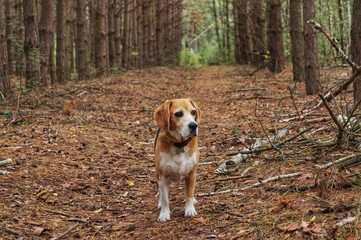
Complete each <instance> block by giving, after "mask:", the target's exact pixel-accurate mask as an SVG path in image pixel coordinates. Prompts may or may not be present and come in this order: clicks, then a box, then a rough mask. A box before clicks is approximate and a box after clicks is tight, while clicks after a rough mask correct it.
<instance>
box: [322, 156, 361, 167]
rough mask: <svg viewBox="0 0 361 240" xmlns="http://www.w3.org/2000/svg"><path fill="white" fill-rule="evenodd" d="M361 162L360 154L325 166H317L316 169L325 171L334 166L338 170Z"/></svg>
mask: <svg viewBox="0 0 361 240" xmlns="http://www.w3.org/2000/svg"><path fill="white" fill-rule="evenodd" d="M360 161H361V154H352V155H349V156H346V157H342V158H340V159H338V160H336V161H333V162H329V163H327V164H325V165H321V166H320V165H318V166H316V168H317V169H327V168H329V167H331V166H333V165H336V167H338V168H345V167H348V166H350V165H353V164H355V163H358V162H360Z"/></svg>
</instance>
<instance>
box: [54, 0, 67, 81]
mask: <svg viewBox="0 0 361 240" xmlns="http://www.w3.org/2000/svg"><path fill="white" fill-rule="evenodd" d="M67 2H68V1H63V0H58V5H57V21H56V29H57V33H56V44H57V45H56V74H57V76H56V79H57V82H59V83H64V82H66V81H69V80H70V72H71V69H70V66H69V64H68V63H67V48H66V40H67V39H68V37H69V36H68V32H67V27H66V26H67V25H66V8H67V5H66V3H67Z"/></svg>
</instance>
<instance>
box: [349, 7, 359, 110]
mask: <svg viewBox="0 0 361 240" xmlns="http://www.w3.org/2000/svg"><path fill="white" fill-rule="evenodd" d="M351 57H352V60H353V61H354V62H355V63H356V64H358V65H359V66H360V65H361V1H360V0H355V1H354V3H353V10H352V23H351ZM353 70H355V69H353ZM353 97H354V103H355V104H357V103H358V102H359V101H360V100H361V77H360V76H359V77H358V78H357V79H356V81H355V82H354V84H353Z"/></svg>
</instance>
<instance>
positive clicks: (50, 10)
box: [39, 0, 55, 86]
mask: <svg viewBox="0 0 361 240" xmlns="http://www.w3.org/2000/svg"><path fill="white" fill-rule="evenodd" d="M54 18H55V2H54V0H41V17H40V25H39V37H40V43H41V49H40V52H41V67H40V72H41V78H40V79H41V81H40V84H41V85H42V86H45V85H46V84H47V83H49V81H48V79H49V73H50V71H49V66H50V64H52V61H53V59H52V58H51V54H50V51H51V45H52V40H53V36H54V29H53V26H54V25H53V22H54Z"/></svg>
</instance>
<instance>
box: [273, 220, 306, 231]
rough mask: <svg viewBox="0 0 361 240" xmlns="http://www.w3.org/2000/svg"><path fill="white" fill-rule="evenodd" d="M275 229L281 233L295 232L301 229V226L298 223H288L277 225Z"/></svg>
mask: <svg viewBox="0 0 361 240" xmlns="http://www.w3.org/2000/svg"><path fill="white" fill-rule="evenodd" d="M277 228H278V229H279V230H281V231H285V232H294V231H296V230H299V229H301V228H302V227H301V225H300V224H299V223H296V222H290V223H283V224H279V225H278V226H277Z"/></svg>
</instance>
